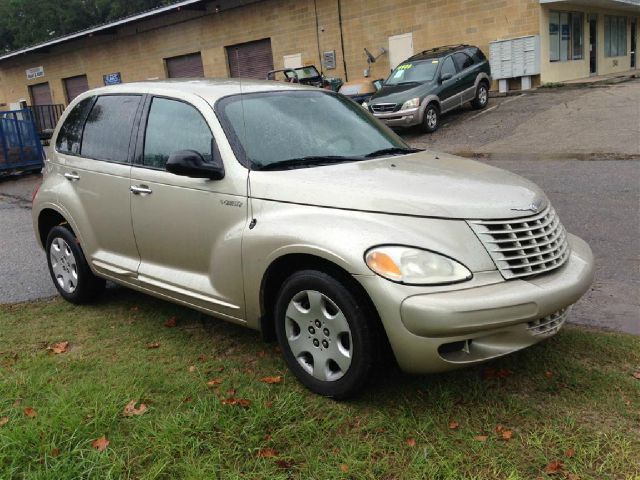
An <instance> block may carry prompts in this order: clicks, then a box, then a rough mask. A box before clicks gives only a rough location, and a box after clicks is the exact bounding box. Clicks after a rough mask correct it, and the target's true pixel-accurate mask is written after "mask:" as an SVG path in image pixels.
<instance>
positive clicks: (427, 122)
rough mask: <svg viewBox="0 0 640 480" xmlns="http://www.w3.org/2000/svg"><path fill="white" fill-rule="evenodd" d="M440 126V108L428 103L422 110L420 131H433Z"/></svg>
mask: <svg viewBox="0 0 640 480" xmlns="http://www.w3.org/2000/svg"><path fill="white" fill-rule="evenodd" d="M439 126H440V109H439V108H438V106H437V105H436V104H435V103H430V104H429V105H427V108H426V109H425V111H424V118H423V119H422V131H423V132H425V133H433V132H435V131H436V130H438V127H439Z"/></svg>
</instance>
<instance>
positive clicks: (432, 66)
mask: <svg viewBox="0 0 640 480" xmlns="http://www.w3.org/2000/svg"><path fill="white" fill-rule="evenodd" d="M490 85H491V68H490V67H489V62H488V61H487V57H485V55H484V53H482V50H480V49H479V48H478V47H472V46H470V45H458V46H446V47H437V48H433V49H431V50H425V51H423V52H421V53H418V54H417V55H414V56H413V57H411V58H409V59H408V60H406V61H404V62H402V63H401V64H400V65H398V66H397V67H396V69H395V70H394V71H393V72H391V75H389V78H387V80H386V81H385V82H384V85H383V86H382V88H381V89H380V90H378V92H376V94H375V95H373V97H372V98H371V100H370V101H369V102H368V103H367V104H364V105H363V107H365V108H368V109H369V111H370V112H371V113H373V114H374V115H375V116H376V117H377V118H378V119H380V120H382V121H383V122H385V123H386V124H387V125H389V126H390V127H411V126H414V125H420V126H421V127H422V129H423V130H424V131H425V132H427V133H431V132H435V131H436V130H437V129H438V126H439V124H440V115H442V114H443V113H446V112H448V111H449V110H453V109H454V108H457V107H460V106H462V105H463V104H464V103H466V102H471V104H472V105H473V107H474V108H477V109H481V108H484V107H486V106H487V103H488V101H489V87H490Z"/></svg>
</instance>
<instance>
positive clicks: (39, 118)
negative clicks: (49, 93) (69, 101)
mask: <svg viewBox="0 0 640 480" xmlns="http://www.w3.org/2000/svg"><path fill="white" fill-rule="evenodd" d="M27 108H29V109H30V110H31V112H32V113H33V118H34V120H35V123H36V129H37V131H38V135H39V136H40V138H43V139H49V138H51V134H52V133H53V129H54V128H56V123H58V119H59V118H60V116H61V115H62V112H64V105H62V104H55V105H33V106H30V107H27Z"/></svg>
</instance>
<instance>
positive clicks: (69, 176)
mask: <svg viewBox="0 0 640 480" xmlns="http://www.w3.org/2000/svg"><path fill="white" fill-rule="evenodd" d="M64 178H66V179H67V180H69V181H70V182H75V181H76V180H80V175H78V174H77V173H76V172H71V173H69V172H67V173H65V174H64Z"/></svg>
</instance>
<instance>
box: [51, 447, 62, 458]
mask: <svg viewBox="0 0 640 480" xmlns="http://www.w3.org/2000/svg"><path fill="white" fill-rule="evenodd" d="M49 455H51V456H52V457H53V458H56V457H58V456H60V449H59V448H54V449H52V450H51V453H50V454H49Z"/></svg>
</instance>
